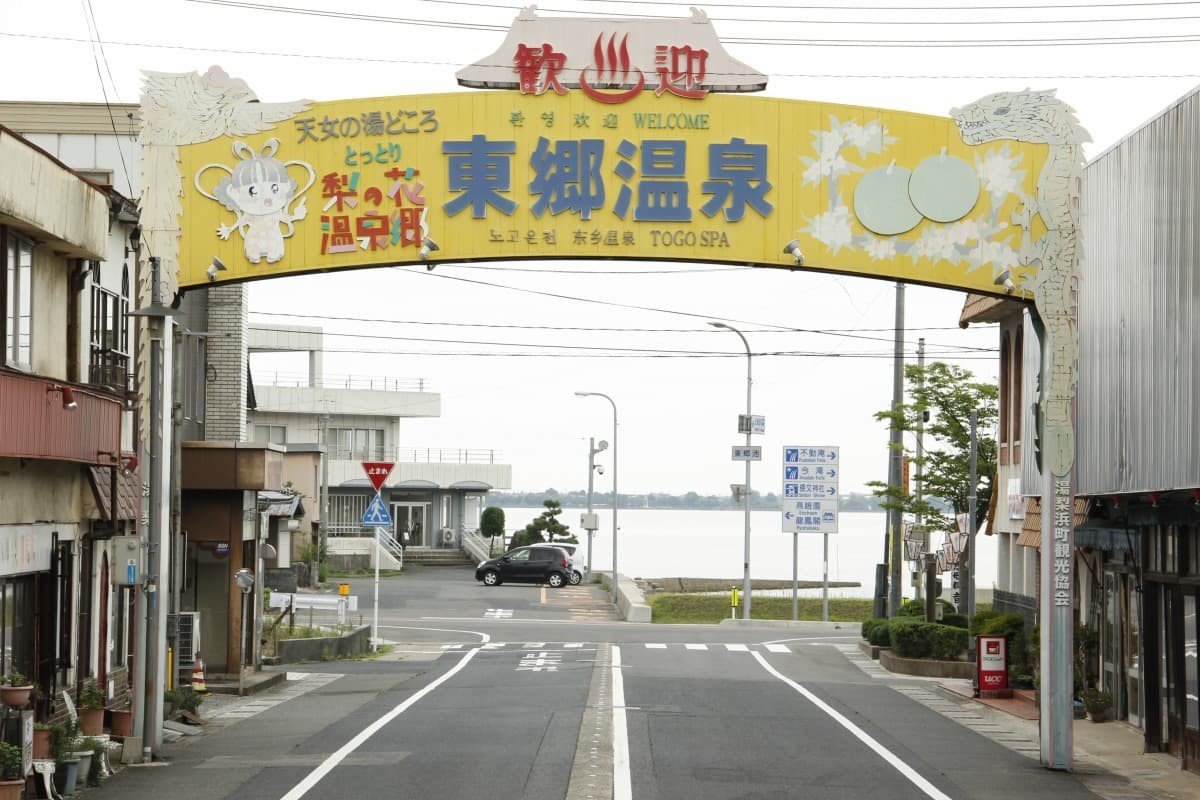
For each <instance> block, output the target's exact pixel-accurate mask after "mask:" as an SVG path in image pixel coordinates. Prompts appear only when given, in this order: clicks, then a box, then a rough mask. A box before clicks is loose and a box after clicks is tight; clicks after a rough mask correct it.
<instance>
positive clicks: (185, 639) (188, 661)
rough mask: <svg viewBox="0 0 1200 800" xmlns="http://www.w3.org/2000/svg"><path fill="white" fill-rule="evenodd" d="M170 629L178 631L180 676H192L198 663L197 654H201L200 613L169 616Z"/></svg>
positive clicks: (178, 670)
mask: <svg viewBox="0 0 1200 800" xmlns="http://www.w3.org/2000/svg"><path fill="white" fill-rule="evenodd" d="M167 616H168V617H169V619H168V620H167V625H168V627H172V628H174V629H175V631H176V636H175V664H176V666H177V667H178V669H177V670H176V672H177V673H179V674H180V675H183V674H191V672H192V667H193V666H194V665H195V663H196V654H197V653H199V652H200V612H199V611H181V612H179V613H178V614H168V615H167Z"/></svg>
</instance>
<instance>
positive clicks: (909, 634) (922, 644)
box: [888, 617, 936, 658]
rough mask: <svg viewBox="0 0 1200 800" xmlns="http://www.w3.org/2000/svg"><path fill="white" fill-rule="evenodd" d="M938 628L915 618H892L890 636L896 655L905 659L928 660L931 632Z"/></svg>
mask: <svg viewBox="0 0 1200 800" xmlns="http://www.w3.org/2000/svg"><path fill="white" fill-rule="evenodd" d="M933 627H936V626H934V625H932V624H930V623H928V622H923V621H921V620H919V619H914V618H913V617H892V619H891V620H890V621H889V622H888V635H889V636H890V637H891V640H892V647H893V648H894V649H895V651H896V655H898V656H901V657H903V658H928V657H929V651H930V643H929V632H928V630H927V629H929V628H933Z"/></svg>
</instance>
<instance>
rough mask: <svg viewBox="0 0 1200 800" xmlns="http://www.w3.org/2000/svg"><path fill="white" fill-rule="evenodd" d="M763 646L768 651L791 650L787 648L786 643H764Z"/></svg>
mask: <svg viewBox="0 0 1200 800" xmlns="http://www.w3.org/2000/svg"><path fill="white" fill-rule="evenodd" d="M764 646H765V647H766V648H767V652H768V653H790V652H792V651H791V650H788V646H787V645H786V644H768V645H764Z"/></svg>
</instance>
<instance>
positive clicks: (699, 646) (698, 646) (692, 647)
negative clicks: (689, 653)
mask: <svg viewBox="0 0 1200 800" xmlns="http://www.w3.org/2000/svg"><path fill="white" fill-rule="evenodd" d="M684 647H686V648H687V649H688V650H707V649H708V645H706V644H685V645H684Z"/></svg>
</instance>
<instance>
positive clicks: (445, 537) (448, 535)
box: [442, 528, 454, 544]
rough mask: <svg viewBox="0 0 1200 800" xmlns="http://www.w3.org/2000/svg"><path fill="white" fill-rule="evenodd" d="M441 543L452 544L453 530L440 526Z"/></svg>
mask: <svg viewBox="0 0 1200 800" xmlns="http://www.w3.org/2000/svg"><path fill="white" fill-rule="evenodd" d="M442 544H454V531H453V530H452V529H450V528H442Z"/></svg>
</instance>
